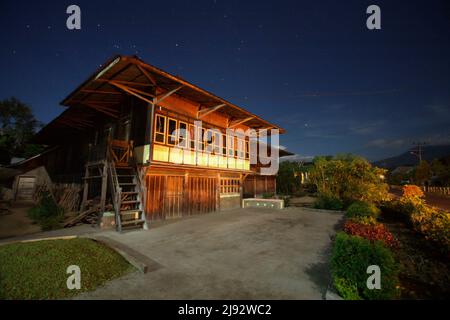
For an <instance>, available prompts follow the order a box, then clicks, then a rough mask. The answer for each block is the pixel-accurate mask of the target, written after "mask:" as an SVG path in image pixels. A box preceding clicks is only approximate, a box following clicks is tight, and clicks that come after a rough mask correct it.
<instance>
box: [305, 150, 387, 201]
mask: <svg viewBox="0 0 450 320" xmlns="http://www.w3.org/2000/svg"><path fill="white" fill-rule="evenodd" d="M385 174H386V170H384V169H380V168H377V167H373V166H372V165H371V164H370V163H369V162H368V161H367V160H366V159H364V158H361V157H358V156H353V155H338V156H336V157H334V158H332V159H330V158H324V157H317V158H316V159H314V167H313V168H312V170H311V171H310V174H309V179H310V181H311V182H312V183H314V184H315V185H316V187H317V192H318V193H319V197H325V198H335V199H340V200H342V201H343V202H344V204H345V205H349V204H351V203H352V202H354V201H358V200H359V201H368V202H380V201H382V200H385V199H387V197H388V185H387V184H386V183H384V180H383V179H384V176H385Z"/></svg>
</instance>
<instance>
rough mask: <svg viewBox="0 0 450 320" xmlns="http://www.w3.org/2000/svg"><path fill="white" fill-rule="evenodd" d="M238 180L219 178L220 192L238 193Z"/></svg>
mask: <svg viewBox="0 0 450 320" xmlns="http://www.w3.org/2000/svg"><path fill="white" fill-rule="evenodd" d="M240 186H241V185H240V181H239V179H234V178H221V179H220V193H225V194H226V193H239V192H240Z"/></svg>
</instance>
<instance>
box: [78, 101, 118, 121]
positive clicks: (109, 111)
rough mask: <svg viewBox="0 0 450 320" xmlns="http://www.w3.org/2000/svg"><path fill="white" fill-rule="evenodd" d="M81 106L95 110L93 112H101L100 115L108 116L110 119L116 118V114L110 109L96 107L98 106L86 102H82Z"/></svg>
mask: <svg viewBox="0 0 450 320" xmlns="http://www.w3.org/2000/svg"><path fill="white" fill-rule="evenodd" d="M82 105H84V106H86V107H89V108H92V109H95V110H97V111H99V112H102V113H104V114H106V115H108V116H110V117H113V118H118V116H117V114H114V113H113V112H114V110H111V109H108V108H105V107H102V106H98V105H95V104H92V103H87V102H84V103H83V104H82Z"/></svg>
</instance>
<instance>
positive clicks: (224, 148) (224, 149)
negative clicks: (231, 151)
mask: <svg viewBox="0 0 450 320" xmlns="http://www.w3.org/2000/svg"><path fill="white" fill-rule="evenodd" d="M222 155H223V156H225V157H226V156H227V135H226V134H222Z"/></svg>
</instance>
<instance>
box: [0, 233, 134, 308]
mask: <svg viewBox="0 0 450 320" xmlns="http://www.w3.org/2000/svg"><path fill="white" fill-rule="evenodd" d="M70 265H78V266H79V267H80V270H81V289H80V290H76V289H74V290H69V289H67V285H66V281H67V278H68V277H69V276H70V274H67V273H66V270H67V267H68V266H70ZM132 270H134V268H133V267H132V266H131V265H130V264H129V263H128V262H127V261H126V260H125V259H124V258H122V256H120V255H119V254H118V253H116V252H115V251H114V250H112V249H110V248H108V247H106V246H104V245H103V244H101V243H98V242H96V241H94V240H90V239H83V238H75V239H69V240H44V241H37V242H28V243H16V244H8V245H4V246H0V299H61V298H69V297H72V296H75V295H77V294H79V293H81V292H83V291H89V290H93V289H95V288H96V287H98V286H99V285H102V284H103V283H105V282H106V281H108V280H111V279H114V278H117V277H119V276H121V275H123V274H125V273H127V272H131V271H132Z"/></svg>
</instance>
